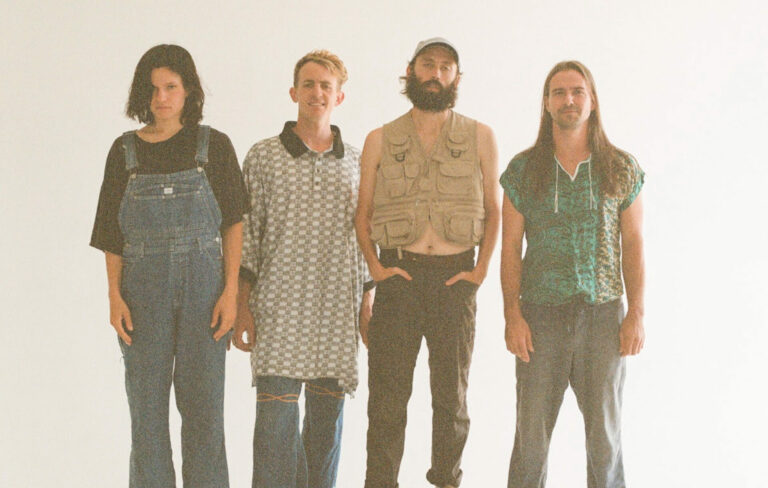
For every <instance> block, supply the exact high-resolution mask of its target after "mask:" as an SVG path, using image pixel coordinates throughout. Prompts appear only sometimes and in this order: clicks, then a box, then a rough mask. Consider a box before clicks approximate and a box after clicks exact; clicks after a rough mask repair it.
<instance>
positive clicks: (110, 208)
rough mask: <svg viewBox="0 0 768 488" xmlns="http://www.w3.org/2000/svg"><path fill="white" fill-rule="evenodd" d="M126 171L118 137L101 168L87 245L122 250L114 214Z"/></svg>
mask: <svg viewBox="0 0 768 488" xmlns="http://www.w3.org/2000/svg"><path fill="white" fill-rule="evenodd" d="M127 184H128V172H127V171H126V170H125V156H124V154H123V146H122V143H121V141H120V138H118V139H116V140H115V142H114V143H113V144H112V147H111V148H110V150H109V154H108V155H107V163H106V165H105V168H104V180H103V182H102V184H101V192H100V193H99V204H98V207H97V208H96V218H95V220H94V223H93V231H92V232H91V242H90V245H91V246H93V247H95V248H96V249H99V250H101V251H105V252H110V253H112V254H117V255H122V254H123V233H122V231H121V230H120V223H119V221H118V216H119V213H120V203H121V202H122V201H123V194H124V193H125V187H126V185H127Z"/></svg>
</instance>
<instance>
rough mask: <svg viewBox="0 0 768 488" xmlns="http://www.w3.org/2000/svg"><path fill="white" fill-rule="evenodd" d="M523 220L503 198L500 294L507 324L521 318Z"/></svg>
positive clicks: (507, 200)
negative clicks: (502, 298)
mask: <svg viewBox="0 0 768 488" xmlns="http://www.w3.org/2000/svg"><path fill="white" fill-rule="evenodd" d="M524 234H525V218H524V217H523V215H522V214H521V213H520V212H518V211H517V209H516V208H515V207H514V205H512V203H511V202H510V201H509V198H507V197H504V203H503V207H502V237H501V292H502V294H503V296H504V318H505V319H506V321H507V323H510V322H511V321H512V319H517V318H520V317H522V315H521V312H520V279H521V276H522V270H523V258H522V256H523V235H524Z"/></svg>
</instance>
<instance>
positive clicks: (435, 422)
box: [355, 38, 500, 488]
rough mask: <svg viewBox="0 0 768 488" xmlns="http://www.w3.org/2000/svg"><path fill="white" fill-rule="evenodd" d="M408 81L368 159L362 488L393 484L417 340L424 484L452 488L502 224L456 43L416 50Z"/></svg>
mask: <svg viewBox="0 0 768 488" xmlns="http://www.w3.org/2000/svg"><path fill="white" fill-rule="evenodd" d="M406 74H407V76H406V77H405V90H404V91H403V93H404V94H405V95H406V96H408V98H409V99H410V101H411V102H412V103H413V108H412V109H411V110H410V111H409V112H407V113H406V114H405V115H403V116H402V117H400V118H398V119H396V120H394V121H393V122H390V123H388V124H386V125H384V126H383V127H381V128H378V129H376V130H374V131H373V132H371V133H370V134H369V135H368V137H367V138H366V141H365V146H364V148H363V154H362V157H361V174H360V191H359V194H358V207H357V215H356V219H355V227H356V230H357V239H358V242H359V243H360V248H361V250H362V251H363V255H364V256H365V259H366V261H367V263H368V267H369V270H370V273H371V276H372V277H373V279H374V281H376V282H377V292H376V295H377V296H376V299H375V301H374V305H373V317H372V318H371V322H370V327H369V328H367V330H366V327H364V326H363V324H361V335H362V336H363V341H364V342H365V344H366V345H367V346H368V369H369V372H368V389H369V392H370V396H369V398H368V439H367V449H368V461H367V469H366V480H365V487H366V488H394V487H396V486H398V485H397V477H398V472H399V469H400V461H401V458H402V455H403V446H404V443H405V424H406V409H407V404H408V399H409V397H410V395H411V388H412V382H413V370H414V366H415V363H416V356H417V355H418V352H419V347H420V345H421V341H422V337H423V338H425V339H426V342H427V349H429V368H430V386H431V391H432V466H431V469H430V470H429V471H428V472H427V480H428V481H429V482H430V483H432V484H433V485H435V486H440V487H457V486H458V485H459V483H460V481H461V477H462V471H461V469H460V465H461V455H462V452H463V450H464V444H465V443H466V440H467V434H468V432H469V416H468V414H467V404H466V393H467V379H468V375H469V363H470V358H471V356H472V346H473V342H474V330H475V309H476V306H475V294H476V292H477V289H478V287H479V286H480V284H481V283H482V282H483V279H484V278H485V275H486V273H487V271H488V263H489V261H490V258H491V253H492V252H493V247H494V245H495V243H496V236H497V233H498V226H499V218H500V209H499V201H498V197H497V190H496V185H495V184H494V182H495V180H496V178H497V174H498V169H497V150H496V141H495V139H494V135H493V131H492V130H491V129H490V128H489V127H488V126H486V125H484V124H481V123H479V122H477V121H475V120H472V119H470V118H468V117H464V116H462V115H459V114H457V113H455V112H454V111H453V110H451V109H452V108H453V106H454V104H455V101H456V93H457V87H458V84H459V80H460V79H461V74H460V72H459V56H458V52H457V50H456V48H455V47H454V46H453V45H452V44H451V43H450V42H448V41H447V40H445V39H442V38H432V39H427V40H425V41H422V42H420V43H419V44H418V46H417V47H416V50H415V52H414V54H413V57H412V58H411V61H410V63H409V64H408V68H407V70H406ZM376 246H378V248H379V254H378V255H377V253H376ZM475 246H479V251H478V254H477V261H475Z"/></svg>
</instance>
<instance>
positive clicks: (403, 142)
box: [387, 136, 411, 154]
mask: <svg viewBox="0 0 768 488" xmlns="http://www.w3.org/2000/svg"><path fill="white" fill-rule="evenodd" d="M387 141H388V142H389V152H390V154H402V153H404V152H406V151H408V149H409V148H410V147H411V138H410V137H408V136H389V137H388V138H387Z"/></svg>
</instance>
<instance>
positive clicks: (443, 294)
mask: <svg viewBox="0 0 768 488" xmlns="http://www.w3.org/2000/svg"><path fill="white" fill-rule="evenodd" d="M402 254H403V258H402V259H399V258H398V256H397V252H395V251H391V252H390V251H382V256H381V261H382V264H384V266H387V267H391V266H398V267H400V268H402V269H405V270H406V271H407V272H408V273H409V274H410V275H411V277H412V278H413V280H412V281H407V280H405V279H404V278H402V277H400V276H394V277H392V278H389V279H387V280H384V281H382V282H379V283H378V284H377V291H376V300H375V301H374V305H373V317H372V319H371V325H370V330H369V333H368V339H369V343H368V388H369V392H370V393H369V398H368V439H367V449H368V461H367V470H366V479H365V486H366V488H394V487H396V486H397V478H398V473H399V470H400V461H401V459H402V457H403V447H404V443H405V425H406V420H407V419H406V416H407V406H408V400H409V398H410V396H411V389H412V384H413V369H414V366H415V364H416V357H417V355H418V353H419V348H420V347H421V341H422V338H425V339H426V342H427V349H428V350H429V370H430V388H431V392H432V467H431V469H430V470H429V472H428V473H427V480H428V481H429V482H430V483H432V484H434V485H438V486H443V485H453V486H458V485H459V483H460V482H461V476H462V472H461V469H460V464H461V455H462V452H463V450H464V444H465V443H466V440H467V435H468V433H469V415H468V413H467V403H466V393H467V379H468V376H469V365H470V360H471V357H472V348H473V344H474V336H475V310H476V305H475V294H476V292H477V286H476V285H474V284H472V283H470V282H468V281H458V282H457V283H455V284H453V285H452V286H446V285H445V282H446V281H447V280H448V279H449V278H450V277H452V276H454V275H455V274H456V273H458V272H460V271H468V270H471V269H472V267H473V266H474V251H468V252H466V253H461V254H458V255H453V256H425V255H419V254H414V253H408V252H403V253H402Z"/></svg>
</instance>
